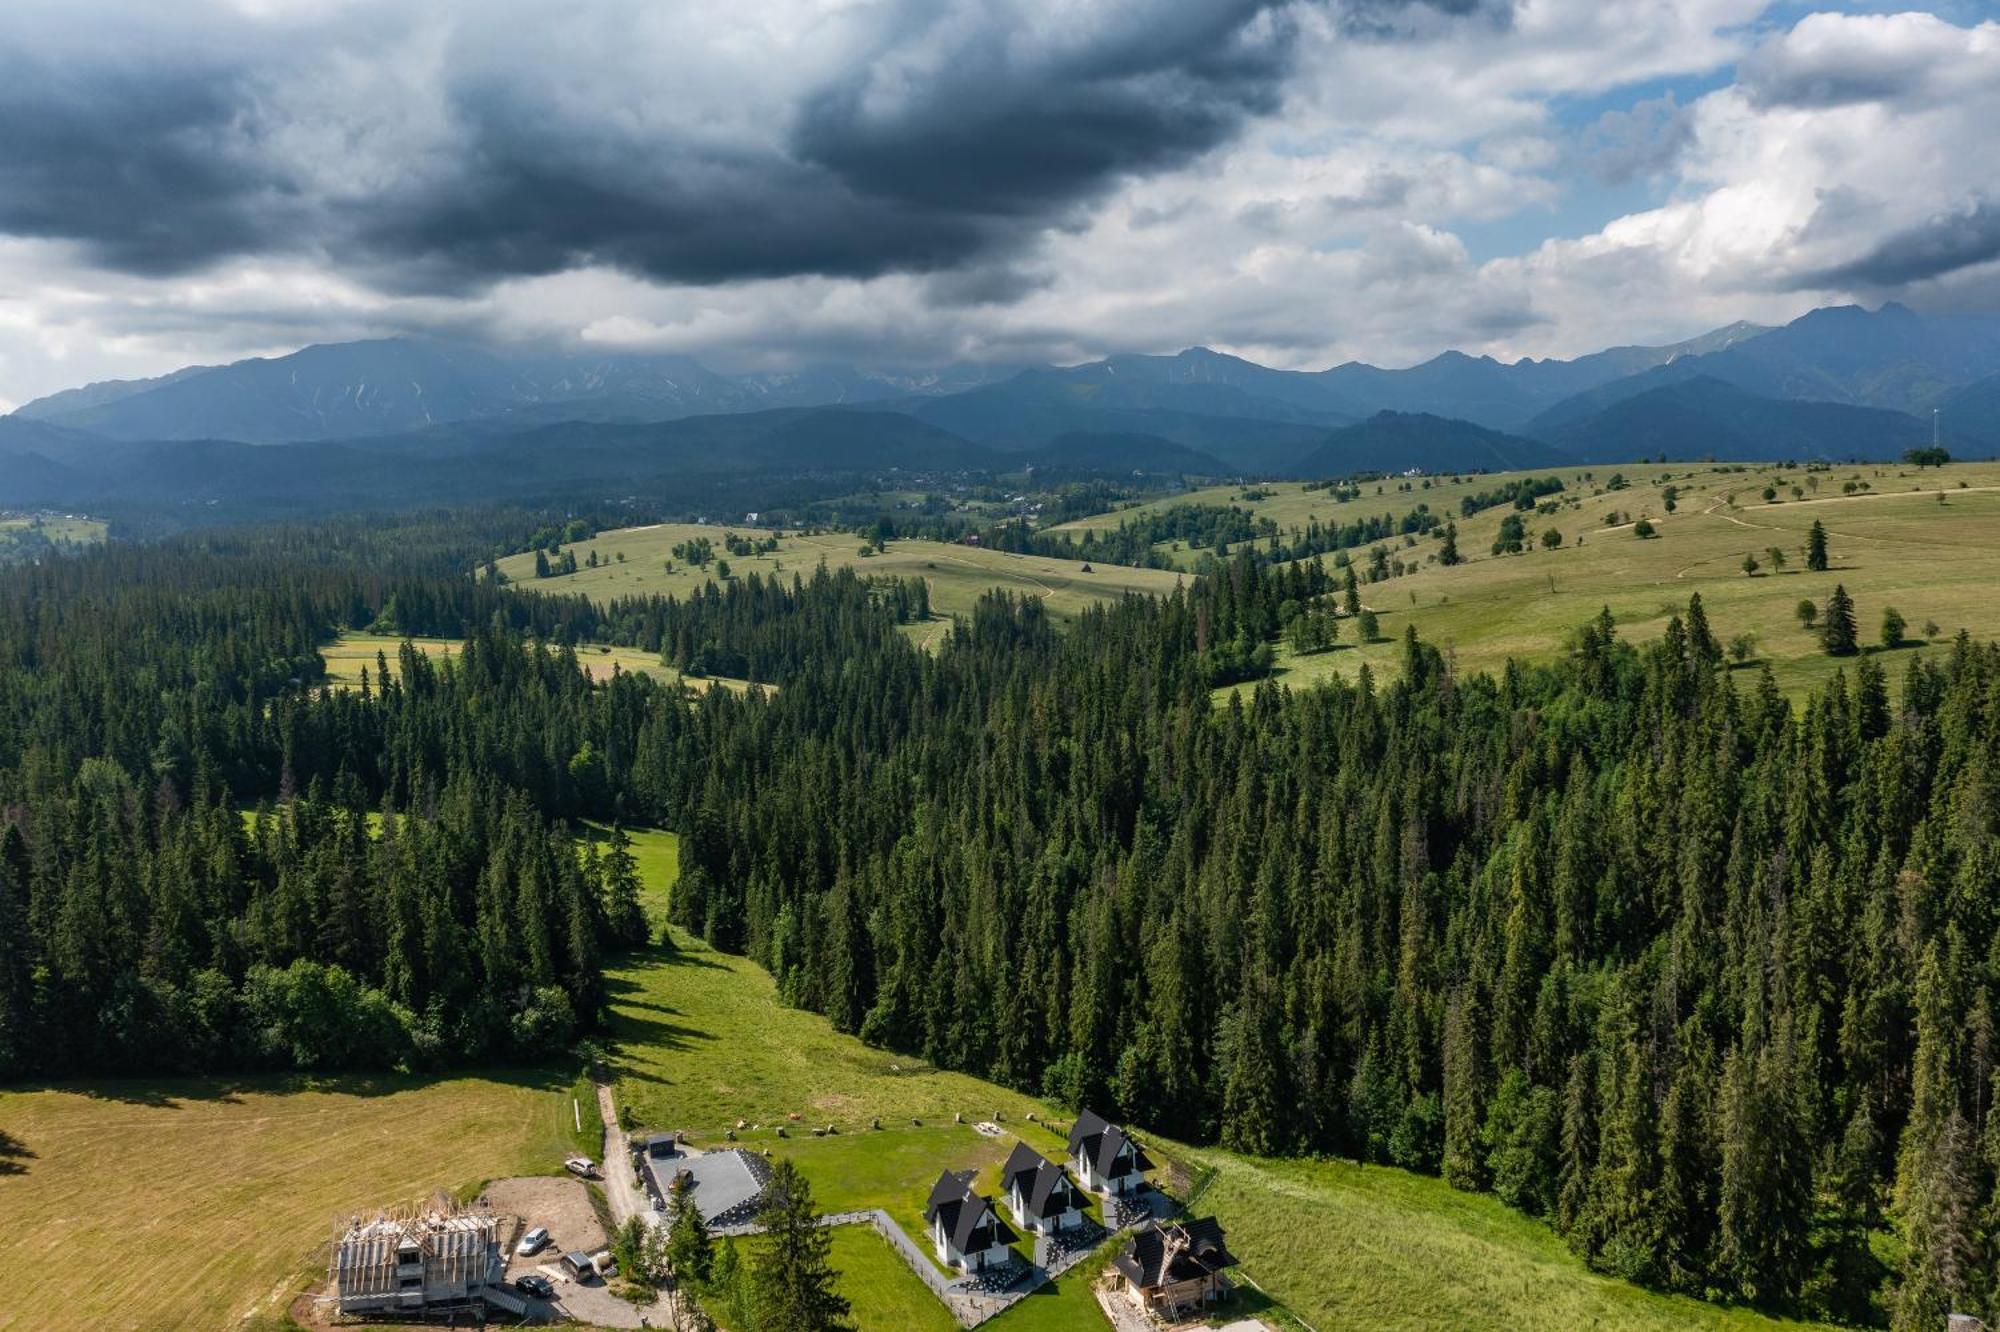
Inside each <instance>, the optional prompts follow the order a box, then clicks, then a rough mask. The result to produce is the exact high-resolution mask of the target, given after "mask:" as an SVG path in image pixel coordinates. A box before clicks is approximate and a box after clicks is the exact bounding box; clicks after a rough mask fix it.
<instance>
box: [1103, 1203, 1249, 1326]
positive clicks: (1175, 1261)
mask: <svg viewBox="0 0 2000 1332" xmlns="http://www.w3.org/2000/svg"><path fill="white" fill-rule="evenodd" d="M1112 1266H1113V1267H1115V1268H1116V1269H1117V1270H1118V1275H1119V1277H1120V1278H1121V1280H1122V1283H1123V1286H1124V1290H1125V1294H1126V1297H1127V1298H1128V1299H1130V1300H1131V1301H1132V1304H1133V1307H1135V1308H1137V1309H1139V1310H1141V1311H1143V1312H1145V1313H1149V1314H1155V1315H1158V1316H1159V1317H1161V1318H1166V1319H1176V1318H1184V1317H1186V1316H1187V1315H1189V1314H1191V1313H1196V1312H1199V1311H1200V1310H1201V1309H1203V1308H1205V1307H1206V1306H1208V1305H1210V1304H1213V1303H1215V1302H1216V1301H1217V1300H1220V1299H1222V1298H1223V1297H1224V1296H1226V1295H1227V1294H1228V1293H1229V1290H1230V1286H1229V1279H1228V1278H1227V1277H1225V1276H1223V1275H1222V1271H1223V1269H1224V1268H1227V1267H1234V1266H1236V1259H1235V1257H1234V1256H1233V1255H1231V1254H1230V1252H1229V1250H1228V1249H1227V1248H1226V1247H1224V1245H1223V1242H1222V1227H1221V1226H1220V1225H1218V1224H1216V1222H1215V1219H1214V1218H1213V1217H1208V1218H1205V1219H1203V1220H1200V1221H1176V1222H1169V1223H1168V1224H1166V1225H1161V1224H1160V1223H1158V1222H1157V1221H1153V1222H1148V1223H1147V1224H1146V1227H1145V1229H1143V1230H1141V1231H1140V1232H1139V1233H1138V1234H1137V1235H1134V1236H1133V1237H1132V1242H1131V1243H1129V1244H1127V1245H1126V1246H1125V1249H1124V1251H1123V1252H1122V1253H1120V1254H1119V1255H1118V1257H1117V1258H1115V1259H1113V1260H1112Z"/></svg>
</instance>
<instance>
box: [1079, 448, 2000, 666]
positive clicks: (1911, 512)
mask: <svg viewBox="0 0 2000 1332" xmlns="http://www.w3.org/2000/svg"><path fill="white" fill-rule="evenodd" d="M1534 475H1537V476H1541V475H1554V476H1558V477H1560V478H1562V479H1563V480H1564V482H1565V485H1566V489H1565V490H1564V491H1563V492H1561V493H1560V494H1558V495H1555V496H1551V497H1549V498H1548V499H1547V500H1545V501H1544V504H1545V505H1548V506H1552V507H1553V510H1554V511H1553V512H1551V513H1535V512H1530V513H1527V514H1525V515H1523V517H1524V519H1525V523H1524V525H1525V528H1526V532H1527V538H1528V540H1527V542H1526V546H1525V549H1524V552H1523V553H1521V554H1517V555H1495V554H1493V553H1492V546H1493V543H1494V540H1495V537H1496V535H1497V534H1498V531H1499V528H1500V524H1501V522H1502V521H1503V519H1505V518H1506V517H1507V516H1509V515H1511V514H1513V513H1514V510H1513V509H1511V508H1509V507H1507V506H1504V505H1503V506H1499V507H1495V508H1489V509H1485V510H1483V511H1481V512H1480V513H1478V514H1476V515H1474V516H1472V517H1469V518H1467V517H1459V518H1458V519H1457V526H1458V534H1459V535H1458V546H1459V550H1460V552H1461V553H1462V554H1463V556H1464V557H1465V563H1463V564H1460V565H1458V566H1456V567H1454V568H1446V567H1444V566H1443V565H1442V564H1440V563H1439V562H1438V561H1437V558H1436V557H1437V554H1438V550H1439V547H1440V541H1439V540H1438V539H1437V538H1427V539H1423V540H1418V541H1416V542H1415V544H1414V545H1404V544H1403V543H1401V542H1394V543H1390V544H1391V547H1392V551H1393V554H1394V555H1395V557H1396V558H1398V559H1401V560H1403V561H1404V562H1405V563H1406V564H1407V565H1409V566H1411V567H1412V568H1414V572H1410V573H1406V574H1405V575H1403V576H1401V577H1397V578H1391V579H1389V580H1387V581H1385V582H1381V583H1376V584H1364V585H1363V587H1362V588H1361V600H1362V602H1363V604H1364V605H1366V606H1367V607H1369V608H1370V609H1373V610H1374V611H1375V612H1376V613H1377V615H1378V617H1379V619H1380V623H1381V632H1382V639H1381V641H1379V642H1376V643H1373V644H1368V645H1358V644H1357V643H1356V640H1355V636H1354V633H1353V630H1352V628H1351V627H1348V628H1346V629H1345V630H1344V632H1343V633H1342V635H1341V639H1340V646H1337V647H1336V648H1335V649H1334V650H1333V651H1330V652H1325V653H1320V654H1316V655H1312V656H1305V657H1301V656H1297V655H1295V654H1294V653H1293V652H1292V651H1291V650H1290V649H1289V648H1288V647H1285V646H1280V648H1279V652H1278V667H1279V675H1278V678H1279V679H1280V680H1281V681H1282V682H1284V683H1286V684H1289V685H1294V686H1296V685H1301V684H1310V683H1312V682H1313V681H1315V680H1320V679H1324V678H1327V677H1328V676H1332V675H1339V676H1345V677H1349V678H1352V676H1353V675H1354V674H1355V673H1356V672H1357V671H1358V670H1359V668H1360V666H1361V664H1362V663H1364V662H1366V663H1368V664H1369V665H1370V666H1371V667H1372V668H1373V669H1374V670H1375V672H1376V673H1377V674H1378V675H1380V674H1382V673H1383V672H1389V673H1393V672H1395V671H1396V670H1397V669H1398V663H1399V662H1400V660H1401V655H1402V649H1401V646H1400V642H1399V640H1400V639H1401V637H1402V633H1403V629H1404V627H1405V626H1406V625H1414V626H1415V627H1416V629H1417V632H1418V633H1419V634H1420V635H1421V636H1422V637H1423V638H1424V639H1426V640H1427V641H1429V642H1433V643H1436V644H1438V645H1439V646H1441V647H1444V648H1447V649H1448V650H1449V651H1450V652H1451V653H1452V654H1453V656H1454V658H1455V660H1456V662H1457V664H1458V667H1459V669H1461V670H1466V671H1475V670H1490V671H1498V670H1500V669H1501V668H1502V667H1503V666H1504V665H1505V663H1506V661H1507V658H1508V657H1510V656H1514V657H1522V658H1525V659H1537V658H1542V659H1546V658H1547V657H1549V656H1551V655H1553V654H1555V653H1558V652H1561V651H1562V650H1564V645H1565V644H1566V642H1567V641H1568V638H1569V635H1570V634H1571V633H1572V632H1573V631H1574V630H1575V629H1576V628H1577V626H1578V625H1580V624H1582V623H1583V622H1584V621H1585V620H1588V619H1589V618H1590V617H1591V616H1593V615H1595V614H1596V613H1597V612H1598V610H1599V609H1600V608H1604V607H1608V608H1609V609H1610V610H1611V612H1612V614H1613V615H1614V616H1615V617H1616V618H1617V620H1618V625H1619V632H1620V633H1621V634H1622V635H1624V636H1626V637H1628V638H1632V639H1635V640H1645V639H1649V638H1652V637H1654V636H1656V635H1658V634H1660V633H1661V632H1663V631H1664V630H1665V628H1666V625H1667V622H1668V620H1669V619H1670V618H1671V617H1672V616H1673V615H1674V614H1675V613H1677V612H1680V611H1684V610H1685V608H1686V605H1687V599H1688V597H1689V595H1690V594H1692V593H1696V592H1699V593H1700V594H1701V597H1702V601H1703V603H1704V605H1705V607H1706V609H1707V612H1708V616H1709V620H1710V623H1711V624H1712V625H1713V626H1714V628H1715V632H1716V633H1717V635H1718V636H1719V637H1720V638H1721V639H1722V640H1723V641H1724V642H1725V643H1726V642H1728V641H1729V640H1730V639H1732V638H1735V637H1737V636H1740V635H1744V634H1749V635H1753V636H1754V644H1753V646H1752V651H1751V653H1750V656H1749V657H1748V659H1747V662H1748V664H1749V665H1751V666H1752V667H1754V666H1755V665H1756V664H1759V663H1768V664H1769V665H1770V666H1771V668H1772V670H1773V671H1774V673H1775V674H1776V676H1777V680H1778V683H1779V685H1780V687H1781V688H1783V689H1784V690H1786V691H1787V692H1788V693H1791V694H1793V695H1795V696H1796V695H1799V694H1802V693H1803V692H1804V691H1805V690H1806V689H1807V688H1809V687H1810V686H1811V685H1812V684H1814V683H1816V682H1818V681H1821V680H1824V679H1826V678H1827V677H1828V676H1830V675H1831V674H1832V673H1833V672H1834V671H1835V670H1836V669H1838V668H1839V666H1840V664H1841V661H1840V659H1837V658H1833V657H1828V656H1826V655H1825V654H1824V652H1822V651H1821V648H1820V645H1819V642H1818V639H1817V638H1816V636H1815V635H1813V634H1812V633H1810V632H1808V631H1807V630H1805V629H1804V628H1803V627H1802V626H1801V624H1800V622H1799V620H1798V618H1797V616H1796V610H1797V607H1798V603H1799V602H1800V601H1801V600H1812V601H1814V602H1816V603H1822V602H1824V601H1825V599H1826V596H1827V594H1828V593H1829V592H1831V591H1832V590H1833V587H1834V585H1835V584H1836V583H1840V584H1842V585H1844V586H1845V587H1846V588H1847V590H1848V592H1849V593H1850V594H1851V595H1852V596H1853V597H1854V599H1855V601H1856V602H1857V604H1858V607H1859V614H1860V628H1861V638H1862V641H1863V643H1864V644H1869V645H1872V644H1875V643H1876V641H1877V631H1878V628H1879V625H1880V623H1881V619H1882V615H1883V612H1884V611H1885V610H1886V609H1888V608H1889V607H1891V606H1893V607H1895V609H1896V610H1898V611H1899V612H1900V613H1901V614H1902V615H1903V617H1904V618H1905V619H1906V620H1907V621H1908V623H1909V634H1910V637H1911V639H1912V640H1915V641H1913V642H1912V643H1911V644H1910V645H1909V646H1906V647H1904V648H1902V649H1899V650H1897V651H1895V652H1891V653H1888V654H1886V655H1885V656H1884V657H1883V658H1882V660H1883V662H1884V664H1885V665H1887V666H1888V667H1890V674H1891V677H1892V679H1894V678H1895V677H1896V676H1897V675H1898V674H1899V672H1900V662H1901V661H1903V660H1905V659H1907V658H1908V657H1909V656H1910V655H1912V654H1918V653H1924V652H1931V651H1936V650H1939V649H1940V648H1941V647H1942V646H1944V645H1946V644H1948V642H1949V640H1950V638H1951V637H1952V636H1953V635H1955V634H1956V633H1957V632H1958V631H1959V630H1960V629H1966V630H1968V631H1970V632H1971V633H1972V634H1973V635H1974V636H1975V637H1991V636H1993V635H1995V634H2000V599H1995V598H1994V597H1993V596H1992V595H1991V592H1990V589H1991V588H1992V586H1993V585H1994V583H1995V581H1996V580H2000V544H1996V543H1995V541H1994V539H1993V533H1994V532H1995V531H1996V530H2000V464H1993V463H1955V464H1952V465H1951V466H1949V467H1946V468H1943V469H1924V470H1921V471H1919V470H1918V469H1915V468H1911V467H1904V466H1890V465H1883V466H1861V467H1836V468H1832V469H1829V470H1824V471H1812V472H1809V471H1807V470H1805V469H1803V468H1783V467H1772V468H1754V467H1713V466H1706V465H1704V466H1699V467H1692V466H1689V465H1687V464H1664V465H1663V464H1658V463H1649V464H1640V465H1627V466H1622V467H1605V466H1600V467H1596V468H1562V469H1552V470H1551V471H1548V472H1543V471H1539V470H1538V471H1537V472H1535V473H1534ZM1614 477H1617V478H1619V479H1620V480H1621V481H1622V482H1623V485H1622V488H1619V489H1612V488H1611V482H1612V479H1613V478H1614ZM1509 479H1510V478H1509V477H1507V476H1504V475H1502V476H1486V477H1473V478H1467V479H1465V480H1463V481H1460V482H1456V483H1454V482H1450V481H1443V482H1440V483H1439V484H1437V485H1434V486H1433V488H1432V489H1431V490H1429V491H1424V490H1421V489H1419V490H1414V491H1411V492H1407V493H1405V492H1400V491H1398V490H1397V489H1396V488H1395V485H1394V484H1393V483H1391V484H1390V485H1389V486H1388V488H1387V489H1386V491H1385V493H1383V494H1381V495H1375V494H1367V495H1364V496H1363V497H1362V498H1360V499H1358V500H1354V501H1351V502H1350V504H1349V505H1348V506H1344V507H1342V506H1335V505H1334V504H1333V503H1332V502H1331V501H1330V500H1328V499H1327V498H1326V492H1324V491H1307V490H1303V489H1302V488H1300V487H1298V486H1272V487H1267V488H1264V489H1262V490H1259V491H1253V492H1249V493H1252V494H1257V495H1259V496H1261V497H1260V498H1257V499H1255V500H1245V499H1243V498H1242V496H1243V495H1244V493H1245V492H1244V491H1242V490H1240V489H1225V488H1217V489H1214V490H1209V491H1198V492H1194V493H1193V494H1191V495H1189V496H1186V497H1185V498H1186V499H1187V500H1191V501H1196V502H1207V503H1235V504H1238V505H1240V506H1242V507H1245V508H1249V509H1252V510H1253V511H1255V512H1257V513H1260V514H1269V515H1270V516H1271V517H1272V518H1273V519H1275V520H1276V521H1277V522H1279V523H1280V524H1281V525H1283V526H1287V527H1289V526H1291V525H1293V524H1296V523H1300V522H1303V521H1305V520H1306V519H1307V518H1308V517H1309V516H1318V517H1321V518H1322V519H1325V518H1327V517H1330V516H1335V515H1338V516H1343V517H1345V516H1363V515H1365V514H1366V513H1369V512H1375V511H1380V510H1382V509H1386V510H1388V511H1392V512H1393V511H1398V510H1401V509H1406V508H1408V507H1410V505H1411V504H1412V503H1414V502H1415V500H1416V499H1417V498H1423V499H1425V501H1426V502H1428V503H1430V504H1431V506H1432V507H1433V508H1434V509H1438V510H1439V511H1441V512H1447V513H1456V512H1457V510H1458V508H1459V505H1460V501H1462V499H1463V498H1464V497H1465V496H1466V495H1469V494H1472V493H1475V492H1477V491H1479V490H1482V489H1490V488H1492V487H1494V486H1497V485H1500V484H1503V483H1504V482H1506V481H1507V480H1509ZM1669 486H1671V487H1673V488H1674V490H1675V491H1676V492H1677V499H1676V502H1675V509H1674V512H1672V513H1668V512H1667V508H1666V491H1667V488H1668V487H1669ZM1794 486H1796V487H1798V490H1799V493H1798V494H1797V495H1796V496H1795V495H1794V494H1793V493H1792V488H1793V487H1794ZM1767 488H1769V489H1770V490H1772V491H1773V493H1774V498H1773V500H1772V501H1770V502H1766V501H1765V500H1764V498H1763V495H1764V491H1765V490H1766V489H1767ZM1940 495H1942V497H1943V500H1942V502H1940V499H1939V497H1940ZM1163 503H1164V502H1163ZM1121 516H1122V515H1120V514H1117V513H1113V514H1107V515H1102V516H1100V517H1097V518H1090V519H1083V520H1079V521H1078V522H1076V523H1073V524H1070V525H1069V526H1070V527H1072V528H1083V527H1104V526H1116V525H1117V522H1118V521H1119V519H1120V518H1121ZM1641 517H1643V518H1646V519H1647V520H1648V521H1649V522H1650V523H1651V524H1652V525H1653V527H1654V529H1655V532H1656V534H1657V535H1656V536H1655V537H1654V538H1652V539H1650V540H1642V539H1639V538H1638V537H1636V536H1635V535H1634V532H1633V523H1634V521H1635V520H1636V519H1638V518H1641ZM1815 520H1818V521H1821V522H1823V523H1824V524H1825V525H1826V528H1827V531H1828V533H1829V541H1830V544H1831V552H1832V557H1833V567H1832V568H1831V569H1829V570H1828V571H1827V572H1826V573H1824V574H1815V573H1810V572H1808V571H1807V570H1806V569H1805V561H1804V555H1803V546H1804V542H1805V538H1806V533H1807V531H1808V529H1809V528H1810V527H1811V526H1812V524H1813V522H1814V521H1815ZM1549 530H1554V531H1556V532H1557V533H1559V534H1560V535H1561V538H1562V541H1561V544H1560V546H1558V547H1556V548H1554V549H1544V548H1543V547H1542V546H1541V544H1540V537H1541V534H1542V533H1543V532H1546V531H1549ZM1772 546H1776V547H1778V548H1779V549H1780V550H1781V551H1782V552H1783V553H1784V557H1785V563H1784V565H1783V567H1782V568H1780V567H1778V566H1777V565H1776V564H1775V562H1774V561H1773V560H1772V558H1771V556H1770V553H1769V548H1770V547H1772ZM1187 554H1188V552H1182V555H1183V556H1185V555H1187ZM1353 554H1354V556H1355V558H1356V559H1357V561H1358V562H1360V563H1363V564H1365V563H1366V560H1367V553H1366V551H1365V550H1361V551H1356V552H1353ZM1746 555H1751V556H1754V557H1755V558H1756V560H1757V561H1758V564H1759V568H1758V569H1757V572H1756V574H1755V576H1748V575H1746V574H1745V573H1744V570H1743V560H1744V557H1745V556H1746ZM1930 624H1935V625H1936V627H1937V632H1936V634H1931V633H1928V632H1926V626H1928V625H1930ZM1239 687H1240V686H1239Z"/></svg>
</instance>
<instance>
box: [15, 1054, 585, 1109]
mask: <svg viewBox="0 0 2000 1332" xmlns="http://www.w3.org/2000/svg"><path fill="white" fill-rule="evenodd" d="M466 1078H482V1079H484V1080H486V1081H488V1082H497V1083H500V1084H502V1085H504V1086H509V1087H520V1088H523V1089H525V1090H529V1091H559V1090H562V1089H564V1088H566V1087H568V1086H569V1085H570V1082H571V1080H572V1078H571V1075H569V1074H564V1073H560V1072H557V1071H556V1070H554V1069H552V1068H549V1067H547V1066H546V1065H522V1066H510V1065H495V1064H474V1065H468V1066H466V1067H464V1068H446V1069H425V1070H422V1071H419V1072H412V1073H396V1072H391V1073H324V1074H308V1073H271V1074H244V1075H237V1076H228V1077H182V1078H174V1077H161V1078H106V1079H103V1080H101V1081H96V1082H44V1083H33V1084H26V1085H22V1086H20V1087H19V1088H17V1089H16V1090H20V1091H25V1092H61V1093H63V1094H65V1095H70V1096H83V1097H87V1098H89V1099H90V1100H93V1101H110V1102H115V1103H116V1104H119V1105H131V1106H141V1107H145V1108H147V1109H155V1110H178V1109H180V1108H181V1107H183V1106H185V1105H189V1104H204V1105H241V1104H243V1103H244V1101H243V1098H244V1097H245V1096H246V1095H256V1096H291V1095H295V1094H297V1093H300V1092H323V1093H326V1094H328V1095H334V1096H353V1097H360V1098H368V1099H372V1098H375V1097H380V1096H395V1095H398V1094H400V1093H402V1092H407V1091H420V1090H422V1089H424V1088H426V1087H430V1086H434V1085H436V1084H438V1083H442V1082H458V1081H462V1080H464V1079H466Z"/></svg>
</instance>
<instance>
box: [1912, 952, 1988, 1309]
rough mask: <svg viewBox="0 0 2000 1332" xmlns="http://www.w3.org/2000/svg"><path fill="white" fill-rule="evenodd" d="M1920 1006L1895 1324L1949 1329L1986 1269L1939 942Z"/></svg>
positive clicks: (1953, 1008)
mask: <svg viewBox="0 0 2000 1332" xmlns="http://www.w3.org/2000/svg"><path fill="white" fill-rule="evenodd" d="M1916 1009H1917V1012H1916V1019H1917V1020H1916V1027H1917V1048H1916V1053H1915V1054H1914V1055H1913V1056H1912V1057H1911V1060H1910V1118H1909V1121H1908V1122H1907V1123H1906V1124H1905V1125H1904V1126H1903V1141H1902V1146H1901V1148H1900V1150H1899V1151H1898V1153H1897V1158H1896V1211H1897V1217H1898V1220H1899V1221H1900V1222H1901V1225H1902V1229H1903V1243H1904V1257H1903V1270H1902V1272H1901V1274H1900V1277H1899V1280H1898V1281H1897V1284H1896V1291H1895V1298H1894V1301H1893V1302H1892V1306H1891V1321H1890V1325H1891V1326H1892V1327H1893V1328H1895V1329H1896V1330H1897V1332H1920V1330H1921V1332H1931V1329H1935V1328H1937V1327H1940V1326H1942V1325H1943V1323H1944V1317H1945V1315H1946V1314H1947V1313H1949V1312H1951V1311H1952V1310H1953V1309H1954V1308H1956V1307H1957V1304H1958V1301H1959V1300H1960V1299H1961V1298H1963V1297H1964V1296H1965V1295H1966V1294H1967V1293H1968V1292H1969V1291H1970V1290H1971V1289H1972V1288H1973V1282H1974V1281H1975V1280H1976V1278H1977V1274H1978V1266H1979V1253H1978V1248H1977V1236H1976V1234H1975V1230H1974V1219H1975V1218H1974V1216H1973V1209H1974V1208H1975V1206H1976V1205H1977V1203H1976V1199H1975V1196H1974V1193H1973V1187H1974V1185H1973V1178H1972V1172H1973V1168H1974V1164H1975V1158H1974V1156H1973V1149H1972V1142H1971V1131H1970V1129H1969V1128H1968V1126H1967V1125H1966V1122H1965V1117H1964V1115H1963V1114H1962V1113H1961V1112H1960V1109H1959V1102H1960V1091H1959V1088H1958V1083H1957V1075H1956V1071H1955V1062H1956V1061H1955V1053H1956V1052H1955V1049H1954V1047H1955V1045H1956V1043H1957V1040H1956V1038H1957V1034H1958V1029H1959V1020H1958V1016H1957V1005H1956V1004H1954V1003H1953V1000H1952V994H1951V986H1950V982H1949V979H1948V977H1947V975H1946V969H1945V966H1944V963H1943V961H1942V960H1941V958H1940V955H1939V950H1938V946H1937V945H1936V944H1935V943H1932V944H1931V945H1930V947H1929V948H1928V949H1927V950H1926V951H1925V954H1924V960H1923V964H1922V966H1921V967H1919V968H1918V971H1917V991H1916Z"/></svg>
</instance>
